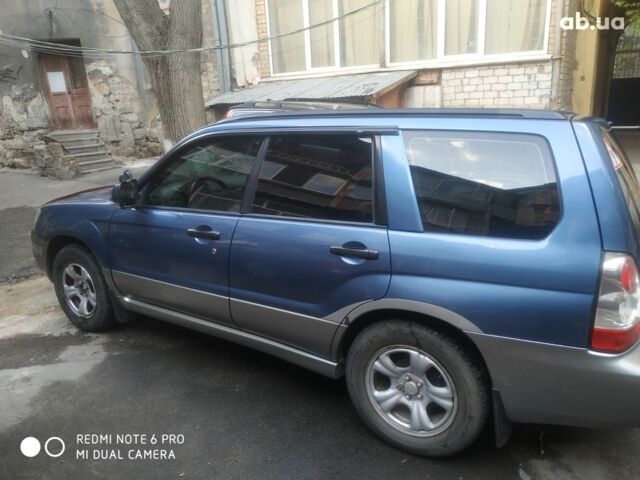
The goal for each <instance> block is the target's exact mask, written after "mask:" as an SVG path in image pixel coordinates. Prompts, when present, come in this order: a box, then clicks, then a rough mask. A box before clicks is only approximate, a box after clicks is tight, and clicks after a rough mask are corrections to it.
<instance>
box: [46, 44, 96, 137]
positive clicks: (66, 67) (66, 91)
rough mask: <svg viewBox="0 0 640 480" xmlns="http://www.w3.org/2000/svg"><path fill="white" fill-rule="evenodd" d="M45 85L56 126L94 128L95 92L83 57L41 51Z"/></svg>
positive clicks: (63, 127) (62, 127)
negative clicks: (93, 101) (92, 106)
mask: <svg viewBox="0 0 640 480" xmlns="http://www.w3.org/2000/svg"><path fill="white" fill-rule="evenodd" d="M39 58H40V65H41V67H42V85H43V90H44V91H45V92H46V96H47V101H48V102H49V108H50V110H51V117H52V121H53V124H54V126H55V127H56V128H61V129H74V128H93V127H95V126H96V124H95V121H94V119H93V112H92V111H91V96H90V94H89V87H88V84H87V74H86V72H85V69H84V62H83V61H82V58H78V57H65V56H62V55H50V54H40V57H39Z"/></svg>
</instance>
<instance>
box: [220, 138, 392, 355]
mask: <svg viewBox="0 0 640 480" xmlns="http://www.w3.org/2000/svg"><path fill="white" fill-rule="evenodd" d="M375 145H376V138H375V137H373V136H362V135H358V134H356V133H352V134H351V133H341V134H323V133H321V134H314V135H309V134H294V133H292V134H282V135H274V136H272V137H271V138H270V142H269V145H268V147H267V149H266V154H265V157H264V160H263V163H262V165H261V168H260V171H259V175H258V178H257V185H256V191H255V196H254V198H253V201H252V204H251V207H250V211H249V212H248V213H247V214H246V215H243V216H242V218H241V219H240V220H239V222H238V225H237V228H236V231H235V234H234V237H233V243H232V246H231V258H230V269H229V270H230V275H231V278H230V282H231V290H230V296H231V314H232V317H233V320H234V321H235V322H236V323H237V324H238V325H239V326H240V327H242V328H243V329H245V330H248V331H251V332H253V333H256V334H259V335H263V336H266V337H271V338H274V339H277V340H279V341H281V342H285V343H287V344H290V345H292V346H295V347H297V348H299V349H302V350H305V351H308V352H312V353H314V354H318V355H322V356H329V350H330V345H331V341H332V339H333V336H334V334H335V332H336V330H337V328H338V326H339V323H340V322H341V321H342V320H343V318H344V317H345V315H346V314H347V313H348V312H349V311H351V309H353V308H354V307H355V306H357V305H359V304H361V303H364V302H367V301H370V300H374V299H378V298H382V297H384V295H385V293H386V291H387V288H388V285H389V281H390V255H389V241H388V237H387V228H386V221H385V213H384V211H385V210H384V205H383V204H384V202H382V201H381V200H382V198H381V197H380V196H379V195H376V193H377V194H380V193H381V191H380V190H381V186H380V185H376V183H379V182H380V180H381V179H380V178H379V176H378V172H379V170H380V166H379V161H380V159H379V157H377V156H376V155H375V151H376V148H375ZM376 180H378V182H376Z"/></svg>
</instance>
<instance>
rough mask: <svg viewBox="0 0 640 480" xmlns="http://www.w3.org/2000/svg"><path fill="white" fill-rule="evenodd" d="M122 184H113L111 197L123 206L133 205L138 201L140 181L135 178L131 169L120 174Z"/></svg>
mask: <svg viewBox="0 0 640 480" xmlns="http://www.w3.org/2000/svg"><path fill="white" fill-rule="evenodd" d="M118 180H120V184H116V185H114V186H113V190H112V191H111V199H112V200H113V201H114V202H116V203H117V204H118V205H120V207H121V208H124V207H132V206H133V205H135V204H136V202H137V201H138V181H137V180H136V179H134V178H133V173H132V172H131V170H129V169H127V170H125V171H124V172H122V174H121V175H120V178H119V179H118Z"/></svg>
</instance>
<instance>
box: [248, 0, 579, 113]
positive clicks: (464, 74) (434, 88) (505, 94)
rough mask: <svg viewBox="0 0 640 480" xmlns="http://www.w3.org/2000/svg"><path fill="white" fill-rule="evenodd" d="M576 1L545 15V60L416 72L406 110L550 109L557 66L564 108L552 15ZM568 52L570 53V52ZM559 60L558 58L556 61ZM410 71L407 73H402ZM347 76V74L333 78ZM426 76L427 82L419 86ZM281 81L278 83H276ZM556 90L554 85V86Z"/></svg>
mask: <svg viewBox="0 0 640 480" xmlns="http://www.w3.org/2000/svg"><path fill="white" fill-rule="evenodd" d="M575 1H578V0H553V1H552V2H551V11H550V14H549V15H550V28H549V37H548V39H547V44H548V50H547V52H548V54H549V57H550V58H549V59H548V60H538V61H521V62H510V63H497V64H490V65H473V64H471V65H468V66H461V67H451V68H442V69H441V68H430V69H423V70H420V69H419V65H418V66H417V68H418V76H417V77H416V79H415V80H414V81H413V82H412V83H410V84H409V85H408V86H407V87H408V88H407V89H406V93H405V98H404V104H405V106H407V107H520V108H522V107H526V108H553V107H555V106H556V105H557V104H558V102H557V101H554V98H553V96H554V85H553V74H552V72H553V69H554V63H555V64H556V67H555V68H557V70H558V71H557V73H558V79H557V81H556V82H557V83H561V84H562V85H563V88H560V89H559V90H560V94H561V95H562V96H563V97H562V99H563V101H564V103H566V102H567V99H570V93H571V84H572V80H573V64H572V63H571V62H566V61H565V62H559V61H555V62H554V61H552V59H551V57H552V55H553V54H554V52H556V25H557V14H558V11H557V9H558V8H560V9H561V10H562V11H564V10H566V9H569V8H572V7H571V4H572V3H575ZM255 4H256V24H257V29H258V38H259V39H266V38H268V29H267V12H266V8H265V0H255ZM559 41H560V43H559V48H563V49H564V50H565V51H566V52H567V54H568V55H572V51H575V47H574V46H573V45H572V44H571V42H572V41H574V39H573V37H572V36H571V35H565V36H564V37H561V38H559ZM572 49H573V50H572ZM257 50H258V57H259V62H258V65H259V72H260V77H261V78H262V79H268V78H269V77H270V60H269V45H268V42H267V41H263V42H260V43H259V44H258V48H257ZM560 57H562V55H560ZM407 68H408V69H410V68H411V67H410V66H409V67H407ZM335 74H336V75H346V74H348V72H346V71H345V72H340V71H337V72H335ZM425 76H427V77H429V80H428V81H422V80H421V79H422V78H425ZM279 79H282V78H279ZM556 89H558V88H557V85H556Z"/></svg>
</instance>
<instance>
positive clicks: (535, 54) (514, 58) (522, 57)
mask: <svg viewBox="0 0 640 480" xmlns="http://www.w3.org/2000/svg"><path fill="white" fill-rule="evenodd" d="M300 1H301V2H302V5H303V6H302V10H303V27H304V28H305V29H306V30H305V31H304V38H305V65H306V70H300V71H297V72H283V73H274V69H273V52H272V49H271V40H269V41H268V42H267V45H268V50H269V70H270V73H271V78H274V79H275V78H288V77H299V78H304V77H309V76H321V75H323V74H327V73H333V72H343V73H356V72H371V71H387V70H402V69H421V68H447V67H460V66H470V65H487V64H494V63H511V62H518V61H527V60H543V59H548V58H550V57H551V55H550V54H549V33H550V26H551V3H552V0H546V4H547V5H546V11H545V20H544V21H545V25H544V31H543V42H542V48H541V49H540V50H530V51H523V52H511V53H495V54H485V40H486V25H487V0H478V1H479V4H478V34H477V35H478V37H477V43H478V50H477V52H476V53H468V54H460V55H446V54H445V38H446V35H445V28H446V27H445V24H446V16H445V8H446V2H447V0H436V1H437V16H438V19H437V29H438V31H437V40H436V42H437V44H436V57H435V58H431V59H427V60H411V61H406V62H392V61H391V25H390V23H391V20H390V1H391V0H385V1H384V2H383V3H382V5H383V6H384V11H383V12H382V15H383V25H384V65H379V64H371V65H356V66H351V67H344V66H341V58H340V25H339V19H338V0H332V4H333V13H334V17H333V19H332V22H333V43H334V45H333V46H334V59H335V63H334V65H330V66H326V67H313V66H312V65H311V48H310V45H311V31H310V30H309V26H310V21H309V0H300ZM371 8H372V9H375V8H380V7H379V6H378V5H376V6H375V7H371ZM265 10H266V24H267V37H268V38H270V37H271V27H270V22H269V0H265Z"/></svg>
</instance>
